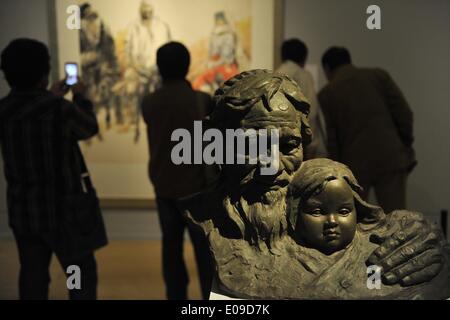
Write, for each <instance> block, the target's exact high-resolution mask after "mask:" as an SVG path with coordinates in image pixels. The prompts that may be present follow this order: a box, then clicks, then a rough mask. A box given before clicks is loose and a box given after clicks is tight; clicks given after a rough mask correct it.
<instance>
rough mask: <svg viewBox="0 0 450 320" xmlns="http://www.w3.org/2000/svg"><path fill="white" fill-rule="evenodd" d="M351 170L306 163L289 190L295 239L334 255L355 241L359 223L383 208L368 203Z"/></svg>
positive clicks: (332, 164)
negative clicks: (363, 197) (361, 193)
mask: <svg viewBox="0 0 450 320" xmlns="http://www.w3.org/2000/svg"><path fill="white" fill-rule="evenodd" d="M361 191H362V188H361V187H360V186H359V185H358V182H357V180H356V179H355V177H354V176H353V174H352V172H351V171H350V169H349V168H348V167H347V166H345V165H343V164H342V163H339V162H335V161H332V160H329V159H313V160H308V161H305V162H303V164H302V166H301V167H300V169H299V170H298V171H297V173H296V174H295V176H294V178H293V180H292V182H291V184H290V186H289V191H288V197H287V203H288V204H287V207H288V210H287V215H288V220H289V224H290V226H291V228H292V230H293V232H294V238H296V239H297V240H298V241H300V242H301V243H304V244H305V245H307V246H309V247H312V248H316V249H318V250H320V251H321V252H323V253H325V254H331V253H333V252H336V251H339V250H341V249H344V248H345V247H347V246H348V245H349V244H350V243H351V242H352V240H353V238H354V235H355V232H356V227H357V222H362V221H364V220H365V219H370V218H371V217H374V215H376V214H377V212H378V210H379V208H378V207H375V206H371V205H369V204H367V203H366V202H364V201H363V200H362V199H361V198H360V196H359V194H358V193H359V192H361Z"/></svg>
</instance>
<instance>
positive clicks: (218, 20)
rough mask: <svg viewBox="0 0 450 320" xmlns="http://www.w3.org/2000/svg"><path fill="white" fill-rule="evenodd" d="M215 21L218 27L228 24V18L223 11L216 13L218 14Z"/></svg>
mask: <svg viewBox="0 0 450 320" xmlns="http://www.w3.org/2000/svg"><path fill="white" fill-rule="evenodd" d="M214 21H215V23H216V25H224V24H228V21H227V18H226V17H225V12H223V11H218V12H216V14H215V15H214Z"/></svg>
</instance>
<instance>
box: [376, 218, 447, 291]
mask: <svg viewBox="0 0 450 320" xmlns="http://www.w3.org/2000/svg"><path fill="white" fill-rule="evenodd" d="M371 241H372V242H375V243H378V244H380V246H379V247H378V248H377V249H375V251H374V252H373V253H372V255H371V256H370V257H369V259H368V264H371V265H378V266H380V267H382V270H383V271H382V274H383V275H382V280H383V283H385V284H387V285H392V284H396V283H399V284H400V285H402V286H411V285H416V284H419V283H422V282H426V281H429V280H431V279H433V278H434V277H435V276H436V275H438V274H439V272H440V271H441V269H442V267H443V265H444V255H443V250H444V246H445V239H444V237H443V234H442V232H441V231H440V230H439V229H438V227H437V226H436V225H434V224H432V223H430V222H429V221H427V220H425V219H424V218H423V216H422V214H420V213H416V212H408V211H394V212H392V213H391V214H389V215H388V216H387V217H386V223H385V224H384V226H383V227H381V228H380V230H377V231H376V232H375V234H372V235H371Z"/></svg>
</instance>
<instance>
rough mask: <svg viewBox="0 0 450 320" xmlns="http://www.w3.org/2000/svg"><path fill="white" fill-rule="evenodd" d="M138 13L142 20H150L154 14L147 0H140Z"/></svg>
mask: <svg viewBox="0 0 450 320" xmlns="http://www.w3.org/2000/svg"><path fill="white" fill-rule="evenodd" d="M139 13H140V15H141V19H142V20H146V21H147V20H151V19H152V18H153V14H154V8H153V5H152V4H151V3H150V1H148V0H142V1H141V5H140V6H139Z"/></svg>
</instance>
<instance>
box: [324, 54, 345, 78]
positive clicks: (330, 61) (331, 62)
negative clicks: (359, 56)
mask: <svg viewBox="0 0 450 320" xmlns="http://www.w3.org/2000/svg"><path fill="white" fill-rule="evenodd" d="M351 63H352V58H351V56H350V52H349V51H348V50H347V49H346V48H344V47H331V48H329V49H328V50H327V51H325V53H324V54H323V56H322V67H323V70H324V72H325V75H326V77H327V79H328V80H330V79H331V78H332V76H333V73H334V71H335V70H336V69H337V68H339V67H340V66H344V65H347V64H351Z"/></svg>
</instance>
